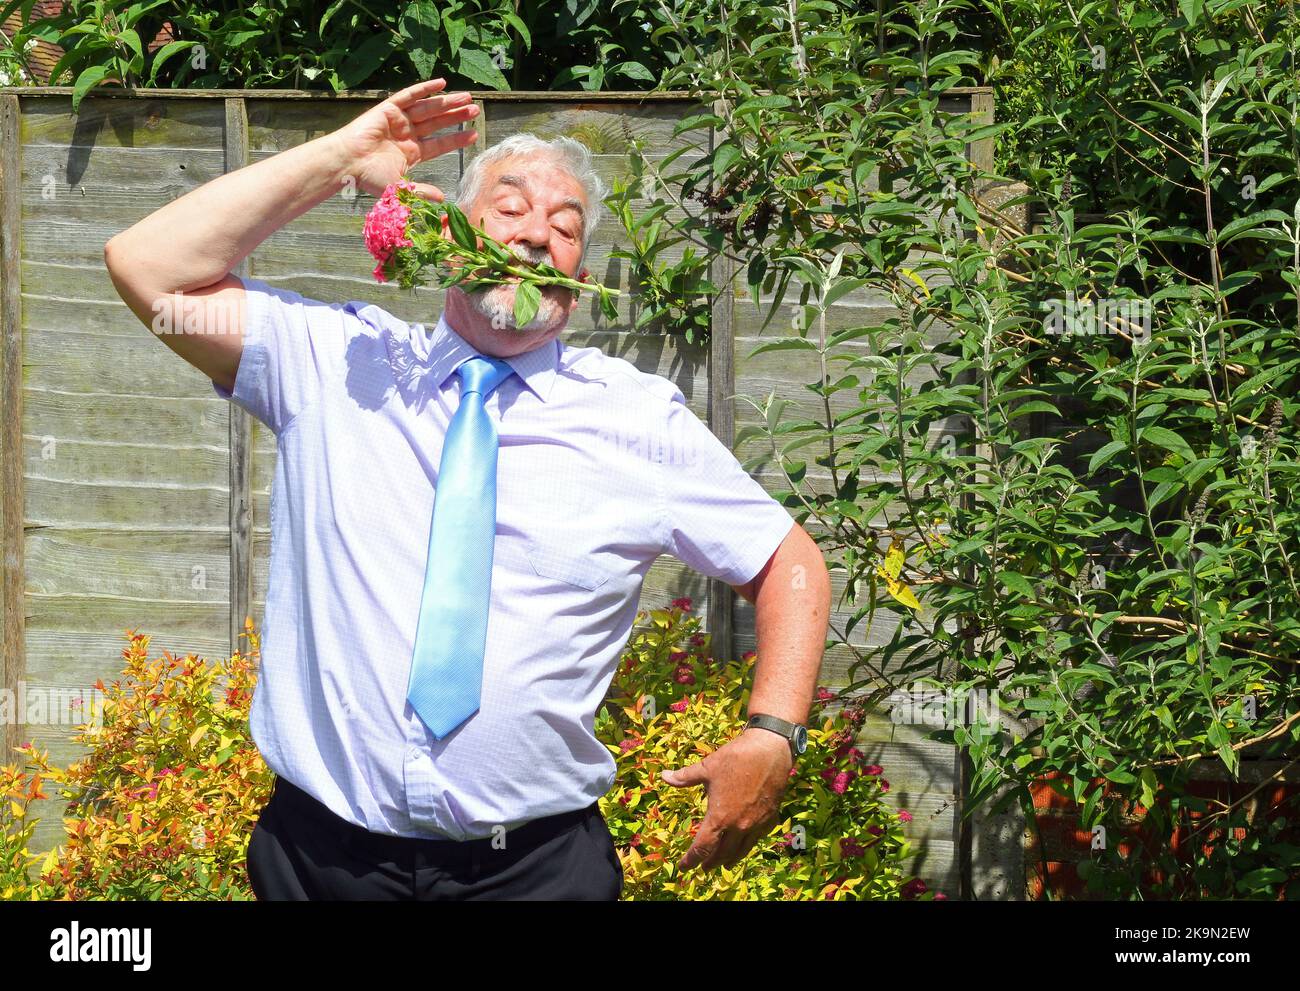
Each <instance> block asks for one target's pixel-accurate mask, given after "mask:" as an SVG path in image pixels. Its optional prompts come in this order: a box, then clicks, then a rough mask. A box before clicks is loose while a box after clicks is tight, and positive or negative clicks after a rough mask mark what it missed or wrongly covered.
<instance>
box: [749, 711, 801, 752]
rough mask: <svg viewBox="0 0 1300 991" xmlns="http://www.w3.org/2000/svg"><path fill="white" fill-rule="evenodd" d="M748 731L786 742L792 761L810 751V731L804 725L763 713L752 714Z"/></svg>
mask: <svg viewBox="0 0 1300 991" xmlns="http://www.w3.org/2000/svg"><path fill="white" fill-rule="evenodd" d="M745 729H746V731H752V732H756V733H765V734H767V735H768V736H771V737H773V738H775V739H778V740H781V741H782V742H784V744H785V746H786V747H787V749H788V750H789V753H790V759H791V760H796V759H797V758H798V757H799V755H800V754H801V753H803V752H804V751H805V750H806V749H808V729H807V727H806V726H804V725H803V724H802V723H795V722H791V721H790V720H788V719H782V718H781V717H780V716H773V715H770V714H768V713H763V712H751V713H750V715H749V718H748V719H747V720H746V721H745Z"/></svg>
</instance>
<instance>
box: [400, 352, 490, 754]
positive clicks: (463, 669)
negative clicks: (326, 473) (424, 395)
mask: <svg viewBox="0 0 1300 991" xmlns="http://www.w3.org/2000/svg"><path fill="white" fill-rule="evenodd" d="M511 371H512V369H511V367H510V366H509V365H508V364H507V363H506V362H504V361H502V360H501V359H499V358H489V357H487V356H485V355H477V356H475V357H473V358H469V359H467V360H466V361H465V362H464V363H463V364H462V365H461V366H460V367H459V368H457V369H456V373H457V374H458V375H459V376H460V381H461V390H460V406H459V407H458V408H457V409H456V415H455V416H453V417H452V419H451V425H450V426H449V427H448V428H447V437H446V440H445V441H444V442H443V446H442V460H441V462H440V463H439V466H438V485H437V489H436V491H435V492H434V498H433V523H432V525H431V527H430V529H429V561H428V565H427V566H426V569H425V573H424V593H423V595H422V597H421V599H420V618H419V622H418V624H417V626H416V629H415V651H414V654H413V656H412V658H411V677H410V681H409V682H408V683H407V687H406V697H407V699H408V700H409V701H410V703H411V706H412V707H413V708H414V709H415V711H416V713H418V714H419V716H420V718H421V719H422V720H424V724H425V725H426V726H427V727H429V730H430V731H431V732H432V733H433V735H434V736H435V737H436V738H437V739H439V740H441V739H442V738H443V737H444V736H446V735H447V734H448V733H450V732H451V731H452V730H454V729H455V728H456V727H457V726H459V725H460V724H461V723H463V722H464V721H465V720H466V719H468V718H469V717H470V716H472V715H474V713H475V712H477V711H478V707H479V692H480V690H481V689H482V687H483V649H484V646H485V645H486V643H487V622H488V601H489V599H490V597H491V591H492V549H493V544H494V541H495V537H496V521H497V428H496V426H495V425H494V424H493V423H492V420H491V419H490V418H489V417H488V415H487V411H486V410H485V409H484V408H483V404H484V403H485V402H486V401H487V397H488V396H490V395H491V394H492V390H493V389H495V388H496V387H497V386H499V385H500V384H501V383H502V382H504V381H505V380H506V379H507V378H508V377H509V376H510V373H511Z"/></svg>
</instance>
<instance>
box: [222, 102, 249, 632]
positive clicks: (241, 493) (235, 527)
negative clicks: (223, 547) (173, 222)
mask: <svg viewBox="0 0 1300 991" xmlns="http://www.w3.org/2000/svg"><path fill="white" fill-rule="evenodd" d="M225 152H226V160H225V170H226V172H227V173H229V172H235V171H237V170H238V169H242V168H243V167H244V166H245V165H247V164H248V107H247V106H246V105H245V103H244V100H243V97H229V98H227V99H226V132H225ZM231 271H232V272H233V274H235V275H238V276H242V277H245V278H247V277H250V276H251V271H250V266H249V260H248V259H247V258H245V259H243V260H241V261H240V263H239V264H238V265H236V266H235V267H234V269H232V270H231ZM226 405H227V408H228V409H229V413H230V652H231V653H232V654H233V653H235V652H236V651H242V650H243V649H245V647H246V645H245V644H243V643H241V642H240V635H241V634H242V633H243V632H244V618H245V617H246V616H250V615H252V611H253V505H252V499H253V496H252V483H251V476H252V471H253V421H252V416H251V415H250V414H249V413H248V411H247V410H244V409H243V408H241V407H239V406H236V405H235V404H234V403H227V404H226Z"/></svg>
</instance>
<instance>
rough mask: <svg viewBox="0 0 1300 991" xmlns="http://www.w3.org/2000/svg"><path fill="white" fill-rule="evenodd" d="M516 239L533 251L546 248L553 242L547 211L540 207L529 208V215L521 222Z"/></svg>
mask: <svg viewBox="0 0 1300 991" xmlns="http://www.w3.org/2000/svg"><path fill="white" fill-rule="evenodd" d="M515 239H516V240H518V241H521V242H524V243H525V244H527V245H528V247H529V248H530V249H531V251H532V252H533V253H536V252H538V251H542V250H545V248H546V246H547V245H548V244H550V242H551V223H550V220H548V219H547V217H546V212H545V211H544V210H542V209H541V208H540V207H538V208H534V209H532V210H529V211H528V216H527V217H524V218H523V219H522V221H521V222H520V225H519V229H518V231H517V232H516V235H515ZM528 260H529V261H533V260H534V259H531V258H530V259H528Z"/></svg>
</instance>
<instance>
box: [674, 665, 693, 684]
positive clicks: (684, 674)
mask: <svg viewBox="0 0 1300 991" xmlns="http://www.w3.org/2000/svg"><path fill="white" fill-rule="evenodd" d="M673 681H675V682H677V683H678V684H679V685H693V684H695V675H693V674H692V673H691V669H690V668H688V667H680V668H678V669H677V670H676V672H674V674H673Z"/></svg>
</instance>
